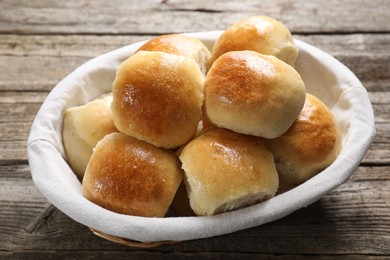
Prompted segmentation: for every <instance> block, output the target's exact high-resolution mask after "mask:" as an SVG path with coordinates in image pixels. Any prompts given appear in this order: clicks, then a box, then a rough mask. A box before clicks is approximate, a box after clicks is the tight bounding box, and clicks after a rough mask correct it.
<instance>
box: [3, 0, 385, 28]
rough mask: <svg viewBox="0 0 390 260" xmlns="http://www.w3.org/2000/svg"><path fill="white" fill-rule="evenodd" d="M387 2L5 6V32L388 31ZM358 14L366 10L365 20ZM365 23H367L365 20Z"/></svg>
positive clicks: (35, 3)
mask: <svg viewBox="0 0 390 260" xmlns="http://www.w3.org/2000/svg"><path fill="white" fill-rule="evenodd" d="M384 6H386V0H371V1H368V2H367V1H365V0H349V1H337V0H328V1H320V0H315V1H310V2H308V1H304V0H299V1H288V0H280V1H250V0H245V1H243V0H241V1H223V0H218V1H151V0H147V1H140V2H139V1H136V2H128V1H124V0H116V1H110V2H107V1H104V0H99V1H94V2H93V4H92V3H89V2H88V1H76V0H72V1H56V2H53V1H48V0H39V1H28V0H24V1H12V0H7V1H4V0H3V1H1V2H0V10H1V11H0V17H2V19H1V20H0V33H18V34H141V33H142V34H164V33H172V32H189V31H203V30H210V28H212V29H214V30H217V29H225V28H226V27H227V26H230V25H231V24H232V23H234V22H237V21H239V20H241V19H244V18H246V17H248V16H251V15H259V14H264V15H268V16H272V17H275V18H277V19H279V20H281V21H282V22H283V23H285V24H286V25H287V26H288V27H289V28H290V29H291V31H293V32H301V33H318V32H322V33H330V32H345V33H350V32H368V31H369V32H388V31H389V27H388V21H389V20H390V14H389V12H388V9H386V8H383V7H384ZM359 10H364V15H362V13H361V12H359ZM362 19H364V21H362Z"/></svg>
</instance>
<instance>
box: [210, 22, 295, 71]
mask: <svg viewBox="0 0 390 260" xmlns="http://www.w3.org/2000/svg"><path fill="white" fill-rule="evenodd" d="M242 50H250V51H256V52H259V53H262V54H266V55H273V56H276V57H277V58H279V59H281V60H283V61H284V62H286V63H288V64H290V65H292V66H294V63H295V60H296V58H297V56H298V48H297V47H296V45H295V43H294V40H293V38H292V36H291V33H290V31H289V30H288V29H287V27H286V26H284V25H283V24H282V23H280V22H279V21H277V20H275V19H273V18H270V17H267V16H252V17H249V18H247V19H245V20H242V21H240V22H238V23H236V24H234V25H232V26H231V27H229V28H228V29H226V30H225V31H224V32H223V33H222V35H221V36H220V37H219V38H218V40H217V42H216V43H215V45H214V47H213V50H212V52H211V62H212V63H213V62H214V61H215V60H216V59H218V57H220V56H221V55H222V54H224V53H226V52H229V51H242Z"/></svg>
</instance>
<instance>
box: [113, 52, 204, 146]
mask: <svg viewBox="0 0 390 260" xmlns="http://www.w3.org/2000/svg"><path fill="white" fill-rule="evenodd" d="M203 82H204V77H203V75H202V73H201V71H200V69H199V66H198V65H197V64H196V63H195V62H194V61H193V60H191V59H189V58H186V57H183V56H178V55H173V54H167V53H163V52H147V51H140V52H137V53H136V54H134V55H133V56H131V57H130V58H129V59H127V60H126V61H124V62H123V63H122V64H121V65H120V66H119V68H118V70H117V74H116V77H115V81H114V84H113V102H112V106H111V109H112V114H113V118H114V123H115V125H116V127H117V128H118V130H119V131H121V132H123V133H125V134H128V135H130V136H133V137H135V138H137V139H139V140H143V141H146V142H148V143H151V144H153V145H155V146H158V147H164V148H176V147H178V146H180V145H182V144H184V143H186V142H188V141H189V140H190V139H191V138H192V137H193V136H194V135H195V134H196V131H197V126H198V122H199V120H200V119H201V116H202V111H201V106H202V102H203V93H202V91H203Z"/></svg>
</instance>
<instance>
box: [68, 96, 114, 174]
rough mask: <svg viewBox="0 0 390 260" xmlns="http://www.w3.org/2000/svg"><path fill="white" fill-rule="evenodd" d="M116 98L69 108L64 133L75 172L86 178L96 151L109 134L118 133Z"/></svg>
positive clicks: (69, 159) (97, 100) (109, 97)
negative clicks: (114, 114)
mask: <svg viewBox="0 0 390 260" xmlns="http://www.w3.org/2000/svg"><path fill="white" fill-rule="evenodd" d="M111 102H112V95H111V94H109V95H105V96H103V97H100V98H97V99H95V100H93V101H91V102H89V103H88V104H86V105H83V106H78V107H72V108H68V109H67V110H66V111H65V113H64V126H63V132H62V138H63V144H64V148H65V153H66V157H67V159H68V163H69V165H70V166H71V168H72V170H73V171H74V172H75V173H76V174H77V176H79V177H80V178H82V177H83V176H84V172H85V169H86V168H87V164H88V161H89V158H90V157H91V155H92V148H93V147H95V145H96V144H97V142H98V141H100V140H101V139H102V138H103V137H104V136H105V135H107V134H109V133H112V132H116V131H118V130H117V129H116V128H115V125H114V121H113V120H112V114H111V109H110V106H111Z"/></svg>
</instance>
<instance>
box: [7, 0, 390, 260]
mask: <svg viewBox="0 0 390 260" xmlns="http://www.w3.org/2000/svg"><path fill="white" fill-rule="evenodd" d="M389 10H390V2H389V1H387V0H371V1H365V0H347V1H338V0H328V1H320V0H314V1H304V0H297V1H291V0H276V1H270V0H265V1H254V0H240V1H230V0H216V1H205V0H200V1H198V0H161V1H158V0H143V1H125V0H112V1H105V0H96V1H93V2H91V1H86V0H69V1H50V0H36V1H28V0H18V1H14V0H0V234H1V235H0V259H101V258H108V259H125V258H126V259H128V258H131V259H172V258H174V259H199V258H205V259H215V258H217V259H219V258H223V259H291V258H294V259H302V258H305V259H311V258H313V257H316V258H319V259H334V258H342V259H388V258H389V257H390V152H389V151H390V115H389V111H390V104H389V103H390V52H389V50H390V27H389V21H390V12H389ZM262 14H264V15H269V16H272V17H275V18H277V19H279V20H280V21H282V22H283V23H285V24H286V25H287V27H288V28H289V29H290V30H291V31H292V32H293V34H294V37H295V38H296V39H299V40H303V41H305V42H308V43H310V44H312V45H314V46H316V47H318V48H320V49H322V50H324V51H326V52H328V53H329V54H331V55H333V56H334V57H336V58H337V59H338V60H340V61H341V62H342V63H344V64H345V65H346V66H347V67H348V68H350V69H351V70H352V71H353V72H354V73H355V74H356V75H357V77H358V78H359V79H360V80H361V81H362V83H363V85H364V86H365V88H366V89H367V90H368V92H369V96H370V99H371V101H372V104H373V108H374V112H375V121H376V129H377V134H376V136H375V139H374V141H373V143H372V145H371V146H370V149H369V151H368V153H367V154H366V156H365V158H364V160H363V162H362V164H361V165H360V167H359V168H358V169H357V170H356V172H355V173H354V174H353V175H352V178H351V179H350V180H349V181H347V182H346V183H344V184H343V185H341V186H340V187H338V188H337V189H335V190H333V191H332V192H330V193H329V194H328V195H326V196H324V197H323V198H321V199H320V200H319V201H317V202H315V203H313V204H312V205H309V206H308V207H306V208H302V209H300V210H298V211H296V212H294V213H293V214H290V215H288V216H286V217H284V218H282V219H279V220H277V221H274V222H271V223H268V224H265V225H262V226H258V227H254V228H251V229H247V230H241V231H239V232H235V233H232V234H228V235H224V236H220V237H213V238H208V239H200V240H194V241H188V242H183V243H179V244H177V245H170V246H162V247H158V248H152V249H149V250H141V249H137V248H128V247H125V246H121V245H119V244H114V243H112V242H109V241H106V240H104V239H101V238H99V237H97V236H95V235H93V234H92V233H91V232H90V230H89V229H88V228H87V227H85V226H83V225H81V224H79V223H77V222H75V221H73V220H72V219H70V218H69V217H67V216H66V215H64V214H63V213H62V212H61V211H59V210H58V209H56V208H55V207H54V206H52V205H51V204H50V203H49V202H48V200H47V199H46V198H44V197H43V196H42V194H41V193H40V192H39V191H38V189H37V188H36V187H35V185H34V183H33V181H32V179H31V175H30V169H29V166H28V162H27V154H26V142H27V138H28V134H29V131H30V127H31V124H32V120H33V119H34V117H35V114H36V112H37V111H38V109H39V108H40V106H41V104H42V102H43V101H44V100H45V98H46V96H47V95H48V93H49V92H50V91H51V90H52V88H53V87H54V86H55V85H56V84H57V83H58V82H59V81H60V80H61V79H63V78H64V77H65V76H66V75H68V74H69V73H70V72H72V71H73V70H74V69H76V68H77V67H79V66H80V65H81V64H83V63H84V62H86V61H87V60H89V59H91V58H93V57H96V56H98V55H100V54H103V53H106V52H108V51H111V50H114V49H117V48H119V47H122V46H125V45H128V44H131V43H134V42H138V41H141V40H146V39H150V38H152V37H154V36H156V35H160V34H166V33H181V32H193V31H209V30H223V29H225V28H226V27H227V26H230V25H231V24H232V23H234V22H237V21H239V20H241V19H243V18H246V17H248V16H251V15H262Z"/></svg>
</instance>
